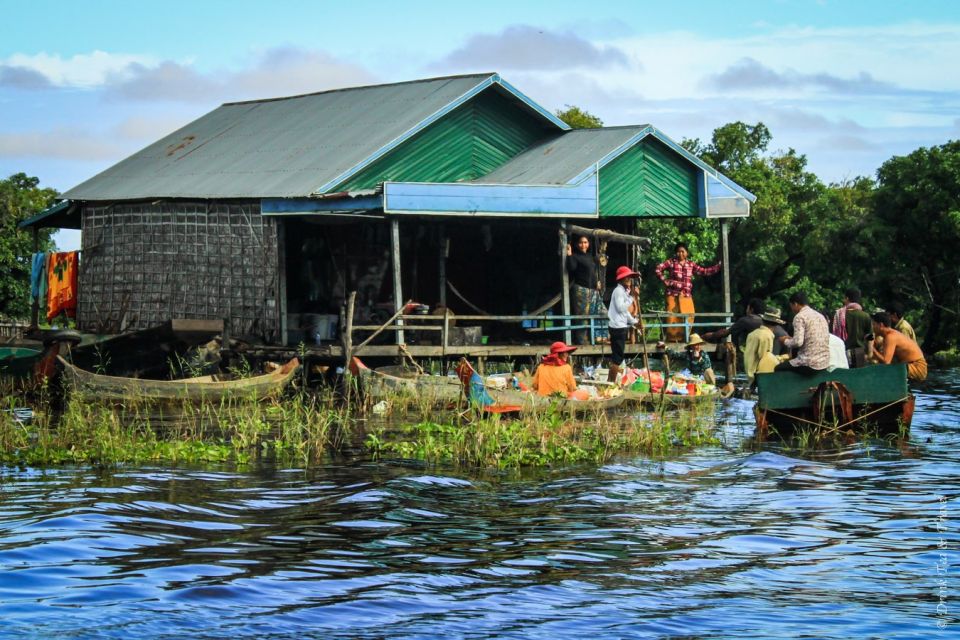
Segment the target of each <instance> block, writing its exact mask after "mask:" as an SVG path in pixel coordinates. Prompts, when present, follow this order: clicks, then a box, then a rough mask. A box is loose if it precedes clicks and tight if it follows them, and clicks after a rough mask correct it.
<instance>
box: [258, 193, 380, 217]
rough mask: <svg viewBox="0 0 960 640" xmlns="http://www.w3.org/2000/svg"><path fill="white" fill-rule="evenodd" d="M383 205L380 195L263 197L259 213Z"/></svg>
mask: <svg viewBox="0 0 960 640" xmlns="http://www.w3.org/2000/svg"><path fill="white" fill-rule="evenodd" d="M382 207H383V197H382V196H364V197H361V198H338V199H335V200H334V199H327V200H317V199H312V198H264V199H263V200H261V201H260V213H262V214H263V215H265V216H282V215H301V214H309V213H350V212H354V211H371V210H376V209H381V208H382Z"/></svg>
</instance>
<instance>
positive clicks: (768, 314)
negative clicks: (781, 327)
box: [760, 309, 786, 324]
mask: <svg viewBox="0 0 960 640" xmlns="http://www.w3.org/2000/svg"><path fill="white" fill-rule="evenodd" d="M760 320H761V321H763V322H772V323H774V324H786V322H784V321H783V320H781V319H780V309H767V310H766V311H764V312H763V315H762V316H760Z"/></svg>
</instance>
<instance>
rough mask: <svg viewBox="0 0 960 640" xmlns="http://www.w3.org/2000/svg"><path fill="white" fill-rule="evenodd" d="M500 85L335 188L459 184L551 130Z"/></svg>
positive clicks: (456, 110)
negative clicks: (388, 184) (406, 183)
mask: <svg viewBox="0 0 960 640" xmlns="http://www.w3.org/2000/svg"><path fill="white" fill-rule="evenodd" d="M545 124H546V123H544V122H543V121H542V120H540V119H537V118H535V117H533V116H532V115H530V114H529V113H528V112H527V111H526V110H525V109H523V108H521V107H520V106H519V105H518V104H517V103H516V101H515V100H511V99H510V98H508V97H507V96H505V95H503V94H502V93H501V91H500V90H499V89H498V88H496V87H490V88H488V89H486V90H484V91H483V93H481V94H480V95H478V96H477V97H476V98H474V99H473V100H471V101H470V102H468V103H466V104H464V105H462V106H460V107H458V108H457V109H455V110H454V111H452V112H451V113H449V114H447V115H446V116H444V117H443V118H441V119H440V120H438V121H437V122H435V123H434V124H432V125H431V126H430V127H428V128H426V129H424V130H423V131H421V132H420V133H419V134H417V135H416V136H414V137H413V138H411V139H410V140H408V141H406V142H405V143H403V144H402V145H401V146H399V147H397V148H396V149H394V150H393V151H392V152H390V153H389V154H387V155H385V156H384V157H383V158H381V159H380V160H378V161H377V162H375V163H373V164H372V165H370V166H369V167H367V168H366V169H364V170H363V171H362V172H361V173H359V174H357V175H356V176H355V177H353V178H351V179H349V180H348V181H346V182H344V183H341V184H339V185H337V186H336V187H334V188H333V189H332V190H333V191H356V190H359V189H369V188H372V187H374V186H376V185H377V184H379V183H381V182H385V181H395V182H460V181H464V180H472V179H474V178H477V177H479V176H482V175H484V174H486V173H489V172H490V171H491V170H493V169H494V168H496V167H499V166H500V165H502V164H504V163H505V162H507V161H508V160H510V158H512V157H513V156H515V155H517V154H518V153H520V152H521V151H523V149H525V148H527V147H528V146H530V145H531V144H533V143H534V142H536V141H537V140H539V139H541V138H543V137H544V135H546V134H547V132H548V131H550V130H555V128H554V127H550V128H549V129H547V128H546V126H545Z"/></svg>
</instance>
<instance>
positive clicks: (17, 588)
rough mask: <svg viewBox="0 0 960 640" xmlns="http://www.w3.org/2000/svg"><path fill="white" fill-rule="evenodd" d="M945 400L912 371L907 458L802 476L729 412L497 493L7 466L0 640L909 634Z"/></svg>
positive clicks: (413, 471)
mask: <svg viewBox="0 0 960 640" xmlns="http://www.w3.org/2000/svg"><path fill="white" fill-rule="evenodd" d="M958 398H960V376H958V375H957V374H956V373H948V374H939V375H934V376H933V377H932V379H931V382H930V384H929V387H928V388H927V389H925V390H924V391H923V392H922V393H921V395H920V396H919V399H918V410H917V415H916V418H915V422H914V428H913V432H912V435H911V440H910V442H909V443H908V444H906V445H904V446H897V445H891V444H889V443H885V442H882V441H879V442H868V443H856V444H853V445H851V446H849V447H844V448H842V449H836V450H831V451H819V452H815V453H810V454H805V455H804V457H803V458H801V457H798V456H797V454H796V453H794V452H792V451H789V450H787V449H785V448H783V447H779V446H770V447H767V448H765V449H763V450H759V451H756V450H753V449H750V448H749V447H748V448H744V447H743V446H741V445H742V444H743V442H744V441H745V440H746V438H747V437H748V436H749V434H750V433H751V432H752V417H751V416H750V415H749V404H747V403H737V402H734V403H730V404H729V405H727V406H726V407H725V408H724V413H723V417H722V420H723V422H724V424H725V425H726V426H725V429H724V438H723V442H724V445H723V446H721V447H716V448H710V449H705V450H699V451H695V452H692V453H689V454H686V455H683V456H679V457H676V458H671V459H666V460H649V459H644V458H634V457H624V458H622V459H620V460H617V461H615V462H613V463H611V464H608V465H605V466H603V467H601V468H599V469H598V468H595V467H578V468H567V469H561V470H547V471H541V472H537V473H531V474H526V475H523V476H519V477H517V476H497V475H495V474H489V473H487V474H479V473H478V474H467V473H464V472H453V471H451V470H449V469H437V468H426V467H424V466H422V465H419V464H414V463H409V462H402V461H395V462H386V463H379V464H373V463H369V462H361V461H353V462H351V461H342V462H337V463H330V464H328V465H326V466H321V467H317V468H311V469H278V468H275V467H268V466H265V467H262V468H258V469H255V470H253V471H250V472H243V473H239V472H234V471H230V470H225V469H219V470H218V469H151V468H136V469H126V470H120V471H115V472H109V473H108V472H95V471H91V470H87V469H79V470H78V469H54V470H48V471H37V470H27V471H18V470H10V469H7V470H5V471H3V472H2V475H0V614H2V619H3V636H4V637H55V636H64V635H69V636H71V637H124V638H128V637H151V638H163V637H171V638H172V637H176V638H181V637H183V636H184V635H187V634H190V635H191V636H194V637H229V636H232V637H253V636H256V637H260V638H264V637H271V638H274V637H275V638H283V637H302V636H303V635H305V634H306V633H311V634H317V635H324V636H338V635H339V636H343V637H377V638H381V637H388V638H393V637H397V638H400V637H403V638H406V637H436V636H440V635H443V636H449V637H494V636H496V637H501V636H503V637H510V636H555V637H575V636H582V635H583V633H584V632H589V633H594V634H602V635H603V636H604V637H675V636H693V637H705V636H710V637H740V636H744V635H754V636H760V637H780V636H787V635H789V636H804V635H807V636H810V637H827V638H849V637H885V638H886V637H895V636H901V637H904V636H912V637H933V635H934V634H935V633H936V632H937V631H938V630H937V622H938V621H944V620H946V621H947V623H949V625H951V626H949V627H948V630H949V629H953V630H956V629H957V628H958V627H957V626H956V625H957V624H958V622H957V620H956V619H955V618H954V617H949V616H955V612H956V610H957V609H958V608H960V605H958V604H957V596H958V593H957V589H960V581H957V580H956V578H955V576H956V573H955V572H956V571H958V570H960V569H958V567H960V557H958V555H957V552H956V549H957V543H958V532H960V526H958V525H960V517H958V514H960V500H958V494H960V488H958V486H957V482H956V479H957V477H958V475H960V473H958V472H960V464H958V462H960V454H958V453H957V452H958V444H960V442H958V437H960V436H958V427H960V409H958V403H957V399H958ZM744 415H746V417H745V418H744ZM941 498H943V500H941ZM944 513H945V514H946V520H945V524H944V521H943V520H942V518H943V515H942V514H944ZM938 522H939V523H940V524H938ZM938 527H939V528H941V529H943V531H938ZM942 539H943V540H946V544H947V546H948V547H949V549H947V551H946V553H947V554H948V555H949V566H950V569H949V570H950V571H951V572H953V573H952V575H951V574H948V576H949V578H950V580H951V582H950V583H949V584H950V585H951V586H950V588H951V589H952V591H951V592H950V593H951V595H950V597H951V598H952V600H950V604H949V610H950V613H949V614H948V615H947V616H943V615H941V616H939V617H938V613H937V605H938V603H939V602H940V601H939V600H938V592H937V580H938V573H937V572H938V569H937V567H938V561H939V560H940V553H941V552H942V551H943V550H942V549H939V548H938V546H940V545H941V540H942Z"/></svg>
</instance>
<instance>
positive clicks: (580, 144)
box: [474, 125, 647, 184]
mask: <svg viewBox="0 0 960 640" xmlns="http://www.w3.org/2000/svg"><path fill="white" fill-rule="evenodd" d="M645 129H647V125H636V126H628V127H604V128H602V129H574V130H572V131H566V132H563V133H559V134H557V135H556V136H554V137H552V138H548V139H547V140H544V141H543V142H540V143H538V144H535V145H533V146H532V147H530V148H529V149H527V150H526V151H524V152H523V153H521V154H520V155H518V156H516V157H515V158H513V159H512V160H510V161H509V162H507V163H506V164H505V165H503V166H502V167H499V168H497V169H495V170H494V171H493V172H491V173H489V174H487V175H485V176H483V177H482V178H478V179H477V180H474V182H480V183H484V184H568V183H569V182H570V181H571V180H573V179H574V178H577V177H578V176H581V174H583V173H584V172H585V171H587V170H589V169H590V168H591V167H594V166H595V165H596V164H597V163H604V161H606V160H607V158H608V156H610V154H612V153H614V152H616V151H618V150H620V149H621V147H623V146H624V145H626V144H628V143H629V142H630V141H631V140H633V139H634V138H635V137H636V136H638V135H640V134H641V133H643V131H644V130H645Z"/></svg>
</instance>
